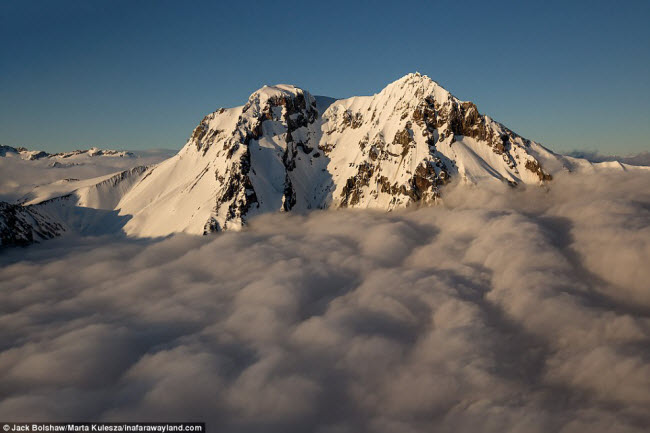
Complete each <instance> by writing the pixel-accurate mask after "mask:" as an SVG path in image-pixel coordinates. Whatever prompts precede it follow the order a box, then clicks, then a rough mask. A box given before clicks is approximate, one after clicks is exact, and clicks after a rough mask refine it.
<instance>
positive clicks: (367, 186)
mask: <svg viewBox="0 0 650 433" xmlns="http://www.w3.org/2000/svg"><path fill="white" fill-rule="evenodd" d="M5 153H6V152H5ZM124 156H128V155H124ZM603 164H607V165H608V166H612V165H613V164H614V163H603ZM615 164H617V166H618V167H619V168H623V169H626V166H624V165H621V164H620V163H615ZM595 167H596V165H594V164H591V163H589V162H588V161H586V160H580V159H576V158H571V157H565V156H561V155H557V154H555V153H553V152H551V151H549V150H548V149H546V148H544V147H543V146H541V145H540V144H538V143H535V142H533V141H530V140H527V139H525V138H523V137H521V136H519V135H517V134H515V133H514V132H512V131H511V130H509V129H508V128H506V127H505V126H503V125H502V124H500V123H498V122H496V121H494V120H492V119H491V118H489V117H488V116H485V115H482V114H480V113H479V111H478V108H477V107H476V105H474V104H473V103H471V102H464V101H460V100H459V99H457V98H455V97H454V96H453V95H451V94H450V93H449V92H448V91H447V90H445V89H444V88H442V87H441V86H440V85H439V84H437V83H436V82H435V81H433V80H431V79H430V78H429V77H427V76H423V75H420V74H417V73H415V74H409V75H406V76H405V77H403V78H401V79H399V80H397V81H395V82H393V83H391V84H389V85H388V86H387V87H386V88H385V89H383V90H382V91H381V92H379V93H378V94H376V95H373V96H360V97H352V98H348V99H341V100H335V99H332V98H327V97H314V96H312V95H311V94H310V93H309V92H307V91H305V90H303V89H300V88H297V87H294V86H290V85H276V86H270V87H269V86H265V87H263V88H262V89H259V90H258V91H256V92H254V93H253V94H252V95H251V96H250V98H249V99H248V102H247V103H246V104H245V105H243V106H240V107H235V108H228V109H226V108H221V109H219V110H217V111H215V112H214V113H211V114H209V115H207V116H206V117H205V118H204V119H203V120H202V121H201V122H200V123H199V125H198V126H197V127H196V128H195V129H194V131H193V132H192V134H191V136H190V138H189V140H188V142H187V143H186V145H185V146H184V147H183V148H182V149H181V150H180V151H179V152H178V154H176V155H175V156H173V157H171V158H169V159H167V160H165V161H163V162H161V163H159V164H155V165H152V166H139V167H135V168H130V169H129V170H126V171H122V172H118V173H113V174H109V175H105V176H102V177H99V178H94V179H85V180H78V179H63V180H60V181H57V182H54V183H52V184H49V185H46V186H41V187H37V188H34V189H33V190H32V191H31V192H30V193H29V194H27V195H25V196H24V197H23V199H22V200H20V203H21V204H23V205H25V206H29V207H30V208H29V209H34V210H37V211H38V212H40V214H39V215H43V214H44V215H50V217H51V220H52V221H55V222H56V224H58V225H60V226H61V227H62V228H63V230H67V229H71V230H77V231H79V230H80V229H79V227H80V226H81V227H82V229H88V228H92V227H94V224H98V222H99V223H101V224H100V228H101V229H102V231H103V232H105V231H106V230H107V227H111V228H113V229H116V230H117V229H119V230H121V231H123V232H125V233H126V234H128V235H130V236H163V235H168V234H170V233H174V232H187V233H194V234H206V233H210V232H215V231H221V230H237V229H240V228H241V227H242V226H243V225H244V224H245V223H246V221H247V220H248V219H250V218H251V217H253V216H255V215H259V214H262V213H266V212H277V211H280V212H283V211H284V212H287V211H306V210H308V209H325V208H343V207H346V208H373V209H380V210H382V209H383V210H387V211H390V210H392V209H396V208H403V207H407V206H411V205H417V204H429V203H433V202H435V201H437V200H439V199H440V197H441V194H442V191H443V187H444V185H445V184H446V183H448V182H449V181H450V180H452V179H459V180H461V181H464V182H469V183H473V184H477V185H480V184H482V183H485V182H504V183H507V184H509V185H512V186H516V185H518V184H540V183H545V182H548V181H550V180H551V179H552V175H553V174H554V173H557V172H558V171H572V170H576V169H580V170H588V169H596V168H595ZM71 208H74V209H76V210H71ZM79 209H85V210H86V211H85V212H80V211H79ZM88 210H94V211H92V212H90V211H88ZM12 212H13V210H12ZM80 215H81V216H80ZM0 218H1V216H0ZM12 218H13V217H12ZM111 218H113V220H111ZM14 220H15V218H14ZM111 221H112V222H111ZM6 225H7V223H5V226H6ZM71 225H74V227H69V226H71Z"/></svg>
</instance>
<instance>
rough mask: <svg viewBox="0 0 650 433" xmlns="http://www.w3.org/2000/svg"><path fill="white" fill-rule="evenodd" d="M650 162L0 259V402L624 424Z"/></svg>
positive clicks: (648, 305) (208, 412) (277, 422)
mask: <svg viewBox="0 0 650 433" xmlns="http://www.w3.org/2000/svg"><path fill="white" fill-rule="evenodd" d="M649 187H650V175H648V174H631V173H622V174H617V175H608V176H603V175H600V176H598V177H577V176H567V177H565V178H558V179H556V180H555V181H554V182H553V187H552V188H551V189H550V190H548V191H547V190H543V189H541V188H529V189H528V190H521V189H514V190H513V189H510V188H507V187H503V189H501V188H499V187H495V188H497V189H495V190H491V191H486V190H485V189H477V188H467V187H454V188H453V189H454V190H448V191H447V194H446V197H447V198H446V202H445V204H444V205H443V206H437V207H433V208H425V209H419V210H415V211H407V212H394V213H390V214H384V213H373V212H353V211H340V212H315V213H312V214H310V215H308V216H297V215H269V216H264V217H261V218H259V219H257V220H255V221H253V223H252V224H251V227H250V229H249V230H247V231H245V232H242V233H225V234H220V235H217V236H213V237H200V238H197V237H188V236H174V237H171V238H168V239H165V240H162V241H142V240H140V241H135V240H132V241H130V240H124V239H122V240H116V239H110V238H81V239H67V240H65V239H63V240H57V241H51V242H49V243H46V244H43V245H39V246H35V247H30V248H29V249H25V250H13V251H11V252H8V253H5V254H4V256H3V257H2V258H0V261H1V262H2V267H1V268H0V286H1V287H0V309H1V311H2V313H1V315H0V329H2V334H1V338H2V340H1V342H0V350H1V352H0V385H1V386H0V419H13V420H23V419H24V420H36V419H41V420H50V421H51V420H153V421H158V420H205V421H207V422H208V426H209V428H210V429H211V430H218V431H223V432H244V431H245V432H248V431H267V432H268V431H278V432H305V431H310V432H322V433H325V432H327V433H330V432H331V433H334V432H336V433H338V432H364V431H368V432H422V431H439V432H458V431H460V432H477V431H480V432H503V431H512V432H526V433H531V432H549V431H562V432H585V431H589V432H635V431H638V432H641V431H647V429H648V426H650V412H648V407H650V288H649V286H648V281H650V266H648V258H649V257H650V188H649Z"/></svg>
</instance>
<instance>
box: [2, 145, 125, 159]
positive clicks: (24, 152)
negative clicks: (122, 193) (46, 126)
mask: <svg viewBox="0 0 650 433" xmlns="http://www.w3.org/2000/svg"><path fill="white" fill-rule="evenodd" d="M8 154H15V155H17V156H19V157H21V158H22V159H26V160H35V159H43V158H58V159H66V158H71V157H75V156H89V157H93V156H111V157H119V158H133V157H134V156H135V154H134V153H133V152H129V151H124V150H111V149H99V148H97V147H91V148H90V149H85V150H73V151H71V152H58V153H48V152H45V151H42V150H29V149H27V148H25V147H12V146H5V145H0V157H6V156H7V155H8Z"/></svg>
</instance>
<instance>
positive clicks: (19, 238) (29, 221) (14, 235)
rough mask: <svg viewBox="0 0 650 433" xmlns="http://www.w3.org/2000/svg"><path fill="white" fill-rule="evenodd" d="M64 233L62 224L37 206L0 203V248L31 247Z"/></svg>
mask: <svg viewBox="0 0 650 433" xmlns="http://www.w3.org/2000/svg"><path fill="white" fill-rule="evenodd" d="M64 231H65V227H64V226H63V225H62V224H60V223H59V222H57V221H56V220H54V219H53V218H52V217H51V216H50V215H48V214H46V213H43V212H42V211H40V210H39V209H38V208H37V207H35V206H21V205H14V204H10V203H6V202H0V248H3V247H9V246H18V245H20V246H22V245H29V244H31V243H34V242H39V241H43V240H46V239H51V238H53V237H56V236H59V235H61V234H62V233H63V232H64Z"/></svg>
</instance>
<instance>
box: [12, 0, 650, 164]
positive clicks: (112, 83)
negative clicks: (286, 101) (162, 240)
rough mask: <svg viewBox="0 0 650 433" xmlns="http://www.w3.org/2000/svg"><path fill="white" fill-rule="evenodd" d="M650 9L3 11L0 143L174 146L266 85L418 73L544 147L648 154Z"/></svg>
mask: <svg viewBox="0 0 650 433" xmlns="http://www.w3.org/2000/svg"><path fill="white" fill-rule="evenodd" d="M649 23H650V1H648V0H641V1H633V0H629V1H620V2H615V1H557V2H556V1H507V2H505V1H494V2H491V1H478V2H473V1H429V2H424V1H422V2H408V1H375V2H353V1H342V2H339V1H332V0H329V1H319V2H308V1H304V0H303V1H296V2H284V1H260V2H255V1H248V2H234V1H232V2H198V1H160V0H159V1H138V0H110V1H109V0H107V1H99V0H92V1H91V0H87V1H62V0H59V1H52V0H46V1H30V0H4V1H2V2H0V37H1V38H2V44H0V144H7V145H24V146H27V147H31V148H41V149H45V150H49V151H60V150H70V149H75V148H87V147H90V146H99V147H112V148H122V149H125V148H126V149H144V148H152V147H165V148H179V147H181V146H182V145H183V144H184V142H185V140H186V139H187V137H188V136H189V134H190V133H191V131H192V129H193V128H194V126H196V124H197V123H198V122H199V121H200V119H201V118H202V117H203V116H204V115H205V114H207V113H209V112H211V111H214V110H215V109H217V108H218V107H221V106H225V107H228V106H235V105H241V104H243V103H244V102H245V101H246V99H247V98H248V95H249V94H250V93H252V92H253V91H254V90H256V89H257V88H259V87H261V86H262V85H264V84H276V83H290V84H295V85H297V86H300V87H303V88H305V89H307V90H309V91H311V92H312V93H313V94H321V95H329V96H335V97H348V96H353V95H365V94H373V93H376V92H378V91H379V90H381V89H382V88H383V87H384V86H385V85H386V84H388V83H389V82H391V81H394V80H396V79H397V78H399V77H401V76H402V75H404V74H406V73H408V72H414V71H419V72H421V73H423V74H427V75H429V76H430V77H432V78H433V79H434V80H436V81H438V82H439V83H440V84H442V85H443V86H444V87H446V88H447V89H448V90H449V91H451V92H452V93H453V94H455V95H456V96H458V97H459V98H461V99H468V100H473V101H474V102H475V103H476V104H477V105H478V107H479V110H480V111H481V112H482V113H486V114H488V115H490V116H492V117H493V118H495V119H496V120H498V121H500V122H502V123H504V124H506V125H507V126H509V127H510V128H512V129H513V130H515V131H516V132H518V133H520V134H521V135H523V136H525V137H527V138H531V139H534V140H537V141H540V142H542V143H543V144H545V145H547V146H548V147H550V148H552V149H555V150H558V151H566V150H571V149H587V150H599V151H602V152H607V153H629V152H638V151H644V150H650V24H649Z"/></svg>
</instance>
